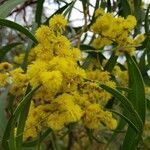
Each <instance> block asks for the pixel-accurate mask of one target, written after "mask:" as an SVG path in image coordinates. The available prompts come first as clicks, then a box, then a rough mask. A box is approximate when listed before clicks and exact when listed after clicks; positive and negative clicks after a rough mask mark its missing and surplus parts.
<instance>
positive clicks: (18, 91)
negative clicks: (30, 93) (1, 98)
mask: <svg viewBox="0 0 150 150" xmlns="http://www.w3.org/2000/svg"><path fill="white" fill-rule="evenodd" d="M10 75H11V77H12V86H11V89H10V93H11V94H13V95H16V96H20V95H22V94H24V92H25V90H26V87H27V85H28V77H27V75H26V74H25V73H24V71H23V70H22V69H21V68H17V69H15V70H13V71H11V72H10Z"/></svg>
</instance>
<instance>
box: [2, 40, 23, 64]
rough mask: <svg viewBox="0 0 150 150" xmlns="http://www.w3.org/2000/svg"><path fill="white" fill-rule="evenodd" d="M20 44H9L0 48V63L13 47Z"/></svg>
mask: <svg viewBox="0 0 150 150" xmlns="http://www.w3.org/2000/svg"><path fill="white" fill-rule="evenodd" d="M21 44H22V43H11V44H8V45H6V46H3V47H1V48H0V61H2V60H3V59H4V58H5V55H6V54H7V53H8V52H9V51H10V50H11V49H12V48H14V47H16V46H18V45H21Z"/></svg>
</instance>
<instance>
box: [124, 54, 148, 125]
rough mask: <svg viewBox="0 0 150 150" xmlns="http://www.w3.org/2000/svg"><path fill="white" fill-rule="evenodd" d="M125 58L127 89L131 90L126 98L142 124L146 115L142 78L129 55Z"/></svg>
mask: <svg viewBox="0 0 150 150" xmlns="http://www.w3.org/2000/svg"><path fill="white" fill-rule="evenodd" d="M126 58H127V64H128V73H129V88H130V89H132V93H129V95H128V98H129V100H130V101H131V103H132V104H133V106H134V108H135V109H136V111H137V112H138V114H139V116H140V117H141V119H142V121H143V123H144V122H145V113H146V100H145V90H144V82H143V78H142V75H141V72H140V70H139V68H138V67H137V64H136V62H135V61H134V60H133V58H132V57H131V56H129V55H126Z"/></svg>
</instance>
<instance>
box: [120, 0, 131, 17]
mask: <svg viewBox="0 0 150 150" xmlns="http://www.w3.org/2000/svg"><path fill="white" fill-rule="evenodd" d="M118 5H119V15H121V16H123V17H127V16H128V15H130V14H131V9H130V5H129V3H128V1H127V0H120V3H119V4H118Z"/></svg>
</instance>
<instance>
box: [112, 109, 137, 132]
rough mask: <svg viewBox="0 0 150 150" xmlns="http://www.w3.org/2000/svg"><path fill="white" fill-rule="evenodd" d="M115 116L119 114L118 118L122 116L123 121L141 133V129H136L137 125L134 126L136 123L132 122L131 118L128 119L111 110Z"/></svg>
mask: <svg viewBox="0 0 150 150" xmlns="http://www.w3.org/2000/svg"><path fill="white" fill-rule="evenodd" d="M109 111H111V112H113V113H115V114H117V115H118V116H120V117H121V118H122V119H124V120H125V121H126V122H127V123H128V124H129V125H130V126H131V127H132V128H133V129H134V130H135V131H137V132H140V131H139V129H138V128H137V127H136V125H135V124H134V122H132V120H130V119H129V118H127V117H126V116H125V115H123V114H121V113H120V112H117V111H115V110H109Z"/></svg>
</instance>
